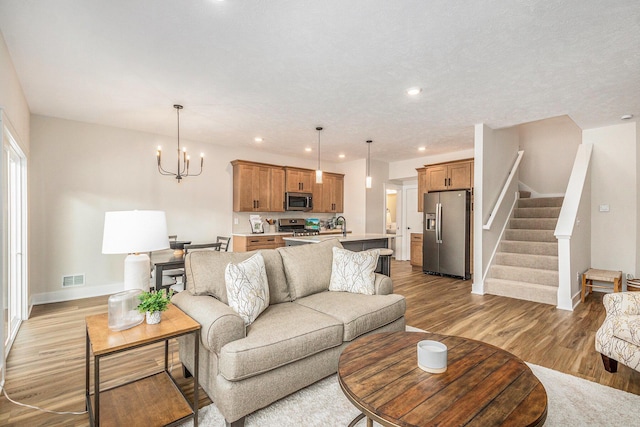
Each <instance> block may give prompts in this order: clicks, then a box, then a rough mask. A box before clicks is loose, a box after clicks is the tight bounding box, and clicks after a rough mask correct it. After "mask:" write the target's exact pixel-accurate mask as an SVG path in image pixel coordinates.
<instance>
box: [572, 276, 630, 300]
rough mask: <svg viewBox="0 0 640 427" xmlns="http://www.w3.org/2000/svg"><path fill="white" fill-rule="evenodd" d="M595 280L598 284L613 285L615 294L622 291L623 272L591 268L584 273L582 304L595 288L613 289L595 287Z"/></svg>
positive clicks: (601, 287) (602, 287) (581, 294)
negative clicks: (608, 283)
mask: <svg viewBox="0 0 640 427" xmlns="http://www.w3.org/2000/svg"><path fill="white" fill-rule="evenodd" d="M594 280H595V281H597V282H610V283H613V292H621V291H622V271H612V270H598V269H595V268H590V269H588V270H587V271H585V272H584V273H582V292H581V293H580V296H581V300H582V302H584V299H585V297H586V296H587V294H589V293H590V292H593V288H599V289H611V287H610V286H599V285H594V284H593V281H594ZM587 288H589V289H587Z"/></svg>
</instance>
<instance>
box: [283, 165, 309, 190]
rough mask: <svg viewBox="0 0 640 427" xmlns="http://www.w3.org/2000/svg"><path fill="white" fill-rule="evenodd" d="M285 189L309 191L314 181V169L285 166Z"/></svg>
mask: <svg viewBox="0 0 640 427" xmlns="http://www.w3.org/2000/svg"><path fill="white" fill-rule="evenodd" d="M284 170H285V182H286V187H285V188H286V191H287V192H292V193H300V192H304V193H311V192H312V191H313V185H314V183H315V171H313V170H311V169H300V168H290V167H285V168H284Z"/></svg>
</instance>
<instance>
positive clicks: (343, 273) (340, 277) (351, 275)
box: [329, 248, 380, 295]
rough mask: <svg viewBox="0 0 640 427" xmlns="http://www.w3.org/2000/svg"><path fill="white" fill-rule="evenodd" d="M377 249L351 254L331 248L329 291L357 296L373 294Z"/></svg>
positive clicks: (347, 251) (378, 253)
mask: <svg viewBox="0 0 640 427" xmlns="http://www.w3.org/2000/svg"><path fill="white" fill-rule="evenodd" d="M378 256H380V251H379V250H378V249H375V250H370V251H362V252H352V251H349V250H347V249H341V248H333V264H332V267H331V281H330V282H329V290H330V291H340V292H351V293H357V294H365V295H373V294H375V282H376V275H375V270H376V266H377V265H378Z"/></svg>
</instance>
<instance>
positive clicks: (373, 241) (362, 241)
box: [284, 233, 395, 252]
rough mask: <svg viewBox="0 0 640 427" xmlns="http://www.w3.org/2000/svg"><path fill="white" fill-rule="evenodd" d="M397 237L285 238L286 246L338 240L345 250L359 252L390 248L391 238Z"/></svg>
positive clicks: (369, 235) (372, 235) (387, 235)
mask: <svg viewBox="0 0 640 427" xmlns="http://www.w3.org/2000/svg"><path fill="white" fill-rule="evenodd" d="M391 237H395V236H394V235H392V234H391V235H390V234H382V233H381V234H373V233H367V234H348V235H347V236H346V237H345V236H342V235H338V236H336V235H333V236H331V235H329V236H327V235H324V236H323V235H319V236H297V237H285V238H284V242H285V245H286V246H296V245H306V244H310V243H320V242H322V241H324V240H327V239H338V241H339V242H340V243H342V246H343V247H344V248H345V249H348V250H350V251H354V252H359V251H366V250H367V249H375V248H388V247H389V238H391Z"/></svg>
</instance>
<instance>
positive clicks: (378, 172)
mask: <svg viewBox="0 0 640 427" xmlns="http://www.w3.org/2000/svg"><path fill="white" fill-rule="evenodd" d="M370 172H371V179H372V182H371V188H366V187H365V191H366V197H367V203H366V224H365V232H366V233H384V231H385V208H384V207H385V198H386V194H385V183H386V182H387V181H388V173H389V164H388V163H386V162H381V161H374V160H372V161H371V170H370ZM365 175H366V172H365ZM365 175H363V176H362V182H363V184H364V182H365V179H364V176H365Z"/></svg>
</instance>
